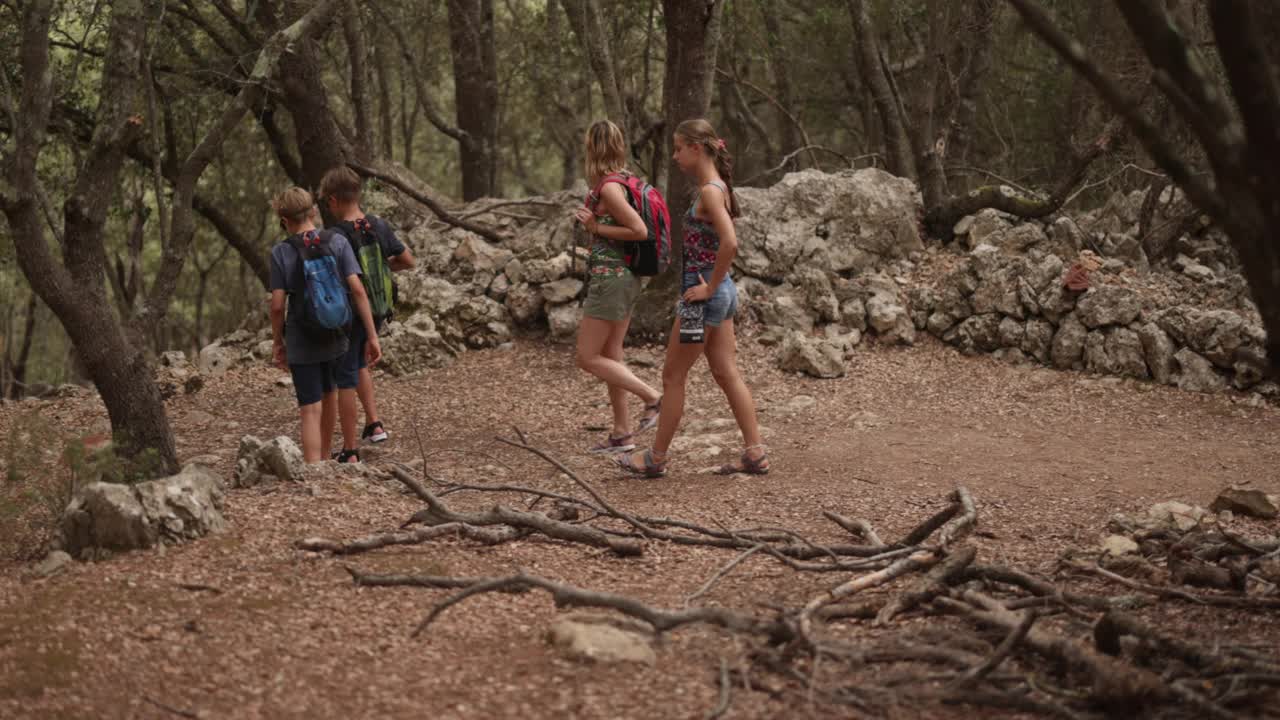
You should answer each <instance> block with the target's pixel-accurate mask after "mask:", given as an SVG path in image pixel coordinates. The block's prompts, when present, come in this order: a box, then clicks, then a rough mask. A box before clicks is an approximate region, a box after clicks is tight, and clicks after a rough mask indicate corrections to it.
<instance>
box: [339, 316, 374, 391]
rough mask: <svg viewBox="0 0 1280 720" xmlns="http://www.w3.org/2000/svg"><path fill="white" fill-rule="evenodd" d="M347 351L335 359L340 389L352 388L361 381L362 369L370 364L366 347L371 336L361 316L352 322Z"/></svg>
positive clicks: (348, 332)
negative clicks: (366, 356) (367, 360)
mask: <svg viewBox="0 0 1280 720" xmlns="http://www.w3.org/2000/svg"><path fill="white" fill-rule="evenodd" d="M347 340H348V342H347V352H346V354H344V355H342V357H339V358H338V359H337V360H336V361H334V378H333V379H334V382H335V383H336V384H337V386H338V389H339V390H351V389H353V388H355V386H356V385H357V384H359V382H360V370H361V369H363V368H364V367H366V366H367V365H368V363H367V362H366V361H365V357H364V349H365V346H366V345H367V344H368V341H369V336H368V335H367V334H366V333H365V331H364V323H362V322H360V318H356V319H355V320H353V321H352V322H351V329H350V330H348V331H347Z"/></svg>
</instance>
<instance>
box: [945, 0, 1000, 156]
mask: <svg viewBox="0 0 1280 720" xmlns="http://www.w3.org/2000/svg"><path fill="white" fill-rule="evenodd" d="M998 11H999V7H998V6H997V4H996V0H975V2H974V5H973V12H972V15H973V17H972V19H971V21H970V23H969V27H968V28H966V29H965V30H964V31H963V32H962V34H961V37H963V38H964V40H963V41H962V47H964V48H965V54H966V55H967V58H965V60H964V64H963V67H964V75H963V76H962V77H961V79H960V83H959V88H958V90H957V99H956V109H955V118H956V119H955V123H954V127H953V128H952V131H951V140H950V147H949V148H948V149H947V153H946V157H947V158H948V159H949V161H950V162H951V163H960V164H962V165H968V164H969V160H970V158H969V154H970V152H971V149H972V147H973V131H974V125H975V123H976V122H977V119H978V103H979V100H980V96H981V92H982V84H983V82H984V80H985V79H986V77H987V72H988V71H989V70H990V69H991V45H992V43H993V40H994V35H995V23H996V14H997V12H998Z"/></svg>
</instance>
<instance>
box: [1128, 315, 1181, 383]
mask: <svg viewBox="0 0 1280 720" xmlns="http://www.w3.org/2000/svg"><path fill="white" fill-rule="evenodd" d="M1138 339H1139V340H1141V341H1142V355H1143V357H1144V358H1145V359H1146V362H1147V368H1148V369H1149V370H1150V371H1151V379H1152V380H1155V381H1156V382H1158V383H1160V384H1162V385H1168V384H1169V383H1171V382H1173V374H1174V371H1175V370H1176V366H1177V364H1176V363H1175V362H1174V360H1173V353H1174V347H1173V341H1172V340H1170V339H1169V335H1168V333H1166V332H1165V331H1164V330H1161V329H1160V326H1159V325H1157V324H1155V323H1154V322H1149V323H1146V324H1144V325H1142V326H1141V327H1139V328H1138Z"/></svg>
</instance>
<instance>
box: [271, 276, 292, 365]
mask: <svg viewBox="0 0 1280 720" xmlns="http://www.w3.org/2000/svg"><path fill="white" fill-rule="evenodd" d="M271 359H272V361H273V362H275V364H276V367H278V368H280V369H281V370H284V369H286V368H288V367H289V359H288V357H286V356H285V352H284V290H272V291H271Z"/></svg>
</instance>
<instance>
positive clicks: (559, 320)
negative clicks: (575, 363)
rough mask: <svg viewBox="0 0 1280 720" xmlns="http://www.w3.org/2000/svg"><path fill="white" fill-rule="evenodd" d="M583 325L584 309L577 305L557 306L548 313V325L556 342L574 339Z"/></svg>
mask: <svg viewBox="0 0 1280 720" xmlns="http://www.w3.org/2000/svg"><path fill="white" fill-rule="evenodd" d="M543 287H546V286H545V285H544V286H543ZM581 324H582V308H580V307H578V306H577V304H575V303H569V304H568V305H556V306H554V307H552V308H551V309H550V310H548V311H547V325H549V326H550V327H551V337H552V338H554V339H556V340H569V339H572V338H573V337H574V336H575V335H577V334H578V326H579V325H581Z"/></svg>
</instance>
